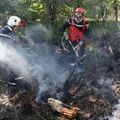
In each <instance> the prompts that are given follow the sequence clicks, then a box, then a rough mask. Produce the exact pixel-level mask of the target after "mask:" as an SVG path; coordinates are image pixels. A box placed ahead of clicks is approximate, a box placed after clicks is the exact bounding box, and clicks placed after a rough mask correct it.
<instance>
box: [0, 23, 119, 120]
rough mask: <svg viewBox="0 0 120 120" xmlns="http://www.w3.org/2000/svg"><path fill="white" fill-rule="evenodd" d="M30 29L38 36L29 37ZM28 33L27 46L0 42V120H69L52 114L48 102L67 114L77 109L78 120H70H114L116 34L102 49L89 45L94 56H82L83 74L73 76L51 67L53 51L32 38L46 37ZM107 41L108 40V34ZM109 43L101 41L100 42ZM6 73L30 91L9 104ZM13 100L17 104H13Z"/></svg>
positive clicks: (116, 101) (116, 116)
mask: <svg viewBox="0 0 120 120" xmlns="http://www.w3.org/2000/svg"><path fill="white" fill-rule="evenodd" d="M34 27H35V28H36V27H37V29H40V30H37V31H42V30H43V32H42V33H40V36H38V35H39V34H38V33H36V31H34V30H36V29H34ZM34 27H31V28H28V29H27V30H26V34H27V36H29V38H28V39H31V41H29V42H30V43H29V45H28V46H27V45H23V44H20V43H19V44H18V43H13V42H0V49H1V52H0V53H1V58H0V63H1V69H0V70H1V72H0V78H1V79H0V92H1V95H0V118H1V120H15V119H17V120H62V119H63V120H67V119H69V118H68V116H65V115H63V114H62V113H59V112H57V111H56V110H54V109H52V107H51V106H50V104H48V102H47V100H48V98H54V99H57V100H60V101H61V102H62V103H64V104H65V106H66V107H67V108H69V109H71V108H72V106H73V107H78V108H79V111H78V115H77V116H75V117H76V118H74V119H78V120H79V119H80V120H81V119H82V120H97V119H98V120H100V119H102V120H106V119H108V120H114V119H116V120H119V117H120V116H119V99H120V87H119V86H120V80H119V77H120V75H119V70H120V69H119V68H120V56H119V55H120V50H119V47H116V46H117V45H118V43H119V32H118V34H117V33H115V35H114V36H116V38H115V39H116V40H115V42H114V40H113V42H112V43H110V44H107V45H105V46H101V45H100V46H99V44H96V43H94V44H95V45H94V50H93V51H92V52H91V51H87V54H86V61H85V65H86V66H85V72H84V73H77V72H76V69H71V70H70V71H67V72H66V69H64V67H63V66H64V65H63V64H62V63H61V62H60V63H59V62H58V61H57V60H58V58H56V54H57V53H55V49H52V50H51V47H53V48H55V47H54V46H49V47H48V45H47V44H46V43H43V44H41V43H39V42H38V38H42V40H44V39H50V34H49V31H48V30H47V29H46V28H44V27H43V26H41V25H40V26H39V27H38V26H34ZM28 30H31V31H32V32H31V31H28ZM30 33H31V34H30ZM33 33H34V34H33ZM43 33H44V34H46V37H45V38H44V37H41V35H42V34H43ZM35 34H36V35H35ZM117 35H118V36H117ZM33 36H36V38H34V37H33ZM47 36H48V37H47ZM109 38H111V36H110V33H109ZM109 38H107V37H106V39H109ZM1 39H3V38H1ZM32 39H34V41H35V42H33V41H32ZM101 39H102V38H101ZM106 39H105V40H106ZM1 41H4V40H1ZM6 41H9V40H6ZM116 41H117V43H116ZM42 42H43V41H42ZM111 50H112V51H111ZM8 56H9V57H8ZM57 57H58V55H57ZM101 58H102V59H101ZM88 60H89V61H88ZM10 70H12V71H14V72H15V73H16V74H17V75H18V76H17V77H20V76H22V77H23V78H24V79H22V80H21V79H20V80H18V83H19V82H20V83H21V82H22V81H24V82H25V83H27V84H30V88H29V91H28V92H26V93H25V94H17V95H16V96H15V97H14V96H13V98H12V99H11V100H10V102H9V99H8V98H9V97H8V93H7V92H6V91H7V88H8V84H7V82H8V79H9V71H10ZM20 85H21V84H20ZM21 91H22V90H21ZM19 95H20V96H19ZM18 98H19V99H18ZM16 100H17V103H15V102H16ZM22 103H25V104H22ZM115 105H116V106H115ZM112 115H113V116H112Z"/></svg>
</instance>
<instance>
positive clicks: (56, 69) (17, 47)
mask: <svg viewBox="0 0 120 120" xmlns="http://www.w3.org/2000/svg"><path fill="white" fill-rule="evenodd" d="M26 35H27V37H28V41H29V42H28V43H29V44H28V46H27V45H26V46H24V45H22V43H21V42H20V40H19V39H17V41H14V40H5V39H4V40H1V42H0V49H1V51H0V54H1V57H0V63H4V64H7V66H8V67H9V68H10V69H12V70H13V71H15V72H16V73H17V74H18V75H20V76H21V75H22V76H23V77H24V79H25V80H27V81H28V82H30V80H31V79H36V80H37V81H38V84H39V91H38V94H37V98H36V99H38V100H39V99H40V98H41V94H43V93H44V92H46V91H48V92H49V93H51V94H53V93H55V91H56V89H57V87H58V86H59V85H61V84H63V83H64V81H65V79H66V75H65V74H64V68H62V67H61V65H60V64H59V63H58V62H57V61H56V56H55V55H54V52H53V51H52V46H49V45H48V42H50V40H51V31H49V30H48V29H47V28H45V27H44V26H43V25H41V24H40V25H38V24H37V25H33V26H30V27H28V28H26Z"/></svg>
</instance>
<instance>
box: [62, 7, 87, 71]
mask: <svg viewBox="0 0 120 120" xmlns="http://www.w3.org/2000/svg"><path fill="white" fill-rule="evenodd" d="M61 31H62V33H64V38H65V39H66V40H68V42H69V46H70V47H71V48H72V49H71V50H70V52H71V57H70V59H71V61H70V62H71V63H72V62H73V63H75V61H76V60H79V59H80V58H82V57H83V56H84V54H85V46H86V44H88V43H89V39H88V35H89V24H88V22H87V21H86V19H85V17H84V9H83V8H82V7H80V6H78V7H77V8H75V10H74V15H73V17H71V18H70V19H69V20H68V21H66V22H65V23H64V25H63V26H62V29H61ZM71 65H72V64H71ZM83 65H84V57H83V58H82V59H80V61H79V62H78V63H77V66H78V68H80V69H79V70H82V69H83Z"/></svg>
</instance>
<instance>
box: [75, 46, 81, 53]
mask: <svg viewBox="0 0 120 120" xmlns="http://www.w3.org/2000/svg"><path fill="white" fill-rule="evenodd" d="M75 50H76V51H77V52H79V50H80V45H79V44H78V45H76V46H75Z"/></svg>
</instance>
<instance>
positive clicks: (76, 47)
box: [75, 41, 83, 52]
mask: <svg viewBox="0 0 120 120" xmlns="http://www.w3.org/2000/svg"><path fill="white" fill-rule="evenodd" d="M82 44H83V41H80V42H79V43H78V44H77V45H76V46H75V50H76V51H77V52H79V50H80V47H81V45H82Z"/></svg>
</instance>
